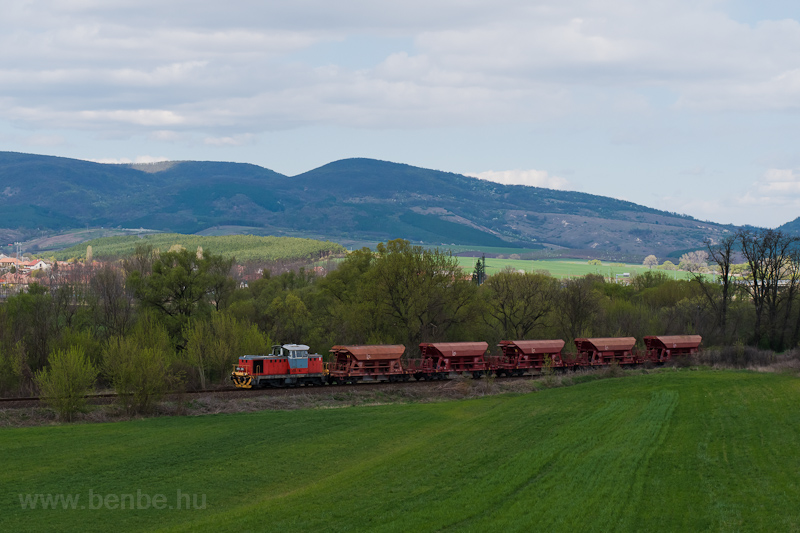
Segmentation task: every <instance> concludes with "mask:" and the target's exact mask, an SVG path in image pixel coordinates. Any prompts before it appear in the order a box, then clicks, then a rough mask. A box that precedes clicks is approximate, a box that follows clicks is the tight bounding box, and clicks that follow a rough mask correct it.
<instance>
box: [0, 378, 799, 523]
mask: <svg viewBox="0 0 800 533" xmlns="http://www.w3.org/2000/svg"><path fill="white" fill-rule="evenodd" d="M799 400H800V380H798V378H797V377H796V376H789V375H779V374H756V373H749V372H733V371H724V372H722V371H717V372H712V371H688V370H683V371H673V372H664V373H658V374H649V375H640V376H629V377H625V378H621V379H608V380H603V381H594V382H591V383H585V384H582V385H577V386H572V387H567V388H560V389H549V390H545V391H542V392H538V393H532V394H526V395H501V396H490V397H484V398H480V399H477V400H468V401H453V402H444V403H432V404H408V405H376V406H368V407H354V408H346V409H317V410H305V411H291V412H274V411H272V412H258V413H253V414H237V415H217V416H204V417H185V418H152V419H146V420H140V421H133V422H124V423H113V424H94V425H76V426H66V425H65V426H57V427H37V428H22V429H7V430H3V431H0V447H2V449H3V455H2V458H3V459H2V467H3V468H2V472H1V473H0V485H1V486H2V487H3V491H2V492H3V494H2V500H0V530H2V531H43V530H52V529H58V530H63V531H67V530H72V531H108V530H109V529H112V530H114V531H128V530H153V529H164V530H169V531H195V530H206V531H265V530H271V531H321V530H325V531H402V532H406V531H442V530H448V531H449V530H467V531H479V532H482V531H531V530H541V531H576V530H577V531H611V530H615V531H644V530H651V531H698V530H718V531H740V530H746V531H758V530H762V531H775V530H779V531H789V530H797V529H798V528H800V506H798V505H797V502H798V501H800V481H799V479H800V478H798V472H799V471H800V411H799V410H798V409H797V404H798V401H799ZM137 490H139V491H141V493H142V494H144V495H148V496H153V495H156V494H163V495H164V498H165V502H164V505H167V506H169V505H172V506H174V505H175V503H176V496H177V491H178V490H180V491H181V492H182V494H184V495H185V494H190V495H198V496H199V495H205V497H206V507H205V509H194V508H192V509H190V510H186V509H181V510H178V509H168V508H167V509H164V510H156V509H153V508H152V507H151V508H149V509H133V510H130V509H126V510H120V509H109V508H106V507H105V506H103V508H101V509H97V510H91V509H88V507H89V506H91V505H93V504H92V503H91V502H90V500H89V494H90V491H92V494H93V495H94V497H95V498H97V495H98V494H99V495H101V497H102V496H105V497H106V498H107V497H108V495H112V496H116V495H120V494H134V495H137ZM20 494H79V495H80V497H79V498H80V499H79V500H78V504H77V507H78V508H77V509H75V510H71V509H67V510H63V509H58V510H41V509H36V510H32V509H25V510H23V509H22V508H21V504H20V496H19V495H20ZM201 504H202V500H201V499H198V507H199V506H201ZM80 505H85V506H87V508H86V509H81V508H80ZM94 505H95V506H99V504H97V503H96V502H95V503H94ZM111 505H113V498H112V500H111ZM190 505H191V506H192V507H193V506H194V501H191V503H190ZM182 506H183V507H185V506H186V502H185V500H183V503H182Z"/></svg>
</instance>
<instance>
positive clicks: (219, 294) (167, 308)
mask: <svg viewBox="0 0 800 533" xmlns="http://www.w3.org/2000/svg"><path fill="white" fill-rule="evenodd" d="M231 264H232V259H223V258H221V257H220V256H214V255H211V254H205V255H204V256H203V258H202V259H199V258H198V257H197V254H196V253H193V252H190V251H188V250H185V249H182V250H176V251H172V252H167V253H164V254H161V255H160V256H159V257H158V258H157V259H155V260H154V261H153V264H152V273H151V274H150V275H145V274H143V273H142V272H140V271H137V270H134V271H133V272H131V274H130V276H129V278H128V280H129V283H130V286H131V287H132V288H133V290H134V293H135V295H136V297H137V298H138V299H139V300H140V301H141V303H142V305H143V306H144V307H145V308H148V309H153V310H155V311H157V312H158V313H159V314H160V315H161V316H162V318H163V319H164V321H165V324H166V326H167V328H168V330H169V332H170V334H171V335H172V337H173V339H175V341H176V344H177V346H178V347H179V348H182V347H183V346H184V342H185V339H183V338H182V336H181V335H182V331H183V329H184V327H185V326H186V324H187V323H188V321H189V319H190V318H192V317H194V316H203V315H208V314H210V313H211V311H212V309H214V308H215V307H218V306H219V304H220V301H222V300H223V299H224V298H225V297H226V295H227V294H229V292H230V291H232V290H233V288H234V285H233V284H231V283H229V282H228V281H227V279H228V277H227V272H228V271H229V270H230V268H231Z"/></svg>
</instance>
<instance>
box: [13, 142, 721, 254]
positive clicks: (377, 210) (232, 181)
mask: <svg viewBox="0 0 800 533" xmlns="http://www.w3.org/2000/svg"><path fill="white" fill-rule="evenodd" d="M0 215H2V216H3V218H2V220H5V221H6V224H4V225H5V226H7V228H6V229H5V230H0V236H6V237H8V238H16V237H15V235H16V234H18V233H20V232H22V233H25V231H28V232H30V231H33V230H36V229H37V228H41V229H44V228H49V229H55V230H60V229H67V228H75V227H83V226H86V225H90V226H110V227H116V226H121V227H126V228H138V227H143V228H149V229H156V230H163V231H174V232H180V233H196V232H202V231H206V232H208V231H218V230H215V229H214V228H217V227H219V226H223V227H231V226H232V227H242V226H246V227H249V228H253V231H254V232H259V233H272V234H276V235H281V234H291V235H308V236H316V237H325V238H328V239H332V240H352V241H359V240H360V241H380V240H387V239H392V238H406V239H409V240H412V241H415V242H424V243H428V244H442V243H445V244H462V245H469V246H475V247H490V246H496V247H506V248H507V247H517V248H543V247H551V248H552V247H555V248H569V249H573V250H584V251H590V252H592V253H596V254H597V255H601V252H604V253H605V255H606V256H609V254H610V255H615V254H616V255H626V254H627V255H646V254H650V253H655V254H657V255H659V256H660V257H664V256H667V255H668V254H670V253H672V254H673V255H674V254H676V253H678V252H682V251H686V250H693V249H698V248H700V247H702V246H703V244H702V243H703V240H704V239H705V238H710V239H716V238H718V237H719V236H721V235H723V234H724V233H726V232H730V231H734V230H735V229H736V228H735V227H733V226H723V225H720V224H714V223H710V222H701V221H698V220H696V219H694V218H691V217H688V216H683V215H678V214H675V213H669V212H666V211H660V210H657V209H653V208H649V207H645V206H641V205H637V204H634V203H631V202H625V201H622V200H615V199H613V198H607V197H603V196H597V195H591V194H585V193H579V192H572V191H556V190H551V189H543V188H538V187H526V186H521V185H500V184H497V183H492V182H488V181H484V180H479V179H476V178H470V177H467V176H462V175H459V174H453V173H448V172H441V171H436V170H428V169H423V168H418V167H413V166H409V165H404V164H398V163H390V162H386V161H376V160H372V159H345V160H341V161H336V162H333V163H329V164H327V165H324V166H322V167H319V168H317V169H314V170H311V171H309V172H305V173H303V174H300V175H297V176H293V177H289V176H284V175H282V174H279V173H277V172H273V171H272V170H269V169H266V168H263V167H259V166H256V165H249V164H242V163H224V162H199V161H175V162H165V163H156V164H149V165H110V164H101V163H92V162H88V161H80V160H74V159H67V158H60V157H51V156H41V155H31V154H20V153H12V152H0ZM0 225H3V224H0ZM15 232H17V233H15Z"/></svg>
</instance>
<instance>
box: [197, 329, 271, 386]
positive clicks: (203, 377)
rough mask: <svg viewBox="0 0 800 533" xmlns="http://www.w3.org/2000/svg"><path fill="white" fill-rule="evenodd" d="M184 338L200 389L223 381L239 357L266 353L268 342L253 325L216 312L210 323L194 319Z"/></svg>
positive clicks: (268, 346)
mask: <svg viewBox="0 0 800 533" xmlns="http://www.w3.org/2000/svg"><path fill="white" fill-rule="evenodd" d="M184 337H185V338H186V339H187V342H186V350H185V351H184V354H183V355H184V356H185V357H186V362H187V363H188V364H189V365H191V367H192V368H193V369H194V371H195V372H196V373H197V378H198V381H199V383H194V385H199V387H200V388H203V389H205V388H206V384H207V382H208V383H221V382H224V381H225V380H226V379H227V378H228V376H229V375H230V371H231V367H232V365H233V364H234V363H236V362H237V361H238V360H239V357H240V356H242V355H247V354H266V353H268V352H269V349H270V345H271V341H270V339H269V337H267V336H266V335H264V334H263V333H261V332H260V331H259V330H258V328H257V327H256V326H249V325H247V324H245V323H243V322H239V321H238V320H236V319H235V318H234V317H232V316H230V315H227V314H223V313H216V314H215V315H213V317H212V318H211V319H210V320H195V321H193V322H192V323H190V325H189V326H188V327H187V328H186V329H185V330H184Z"/></svg>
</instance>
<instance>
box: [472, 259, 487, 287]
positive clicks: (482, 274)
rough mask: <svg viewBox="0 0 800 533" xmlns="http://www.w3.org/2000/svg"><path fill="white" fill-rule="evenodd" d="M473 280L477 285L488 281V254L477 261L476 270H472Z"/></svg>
mask: <svg viewBox="0 0 800 533" xmlns="http://www.w3.org/2000/svg"><path fill="white" fill-rule="evenodd" d="M472 281H473V282H474V283H475V284H476V285H483V282H484V281H486V255H485V254H484V255H482V256H481V258H480V259H478V261H477V262H476V263H475V270H474V271H473V272H472Z"/></svg>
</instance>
